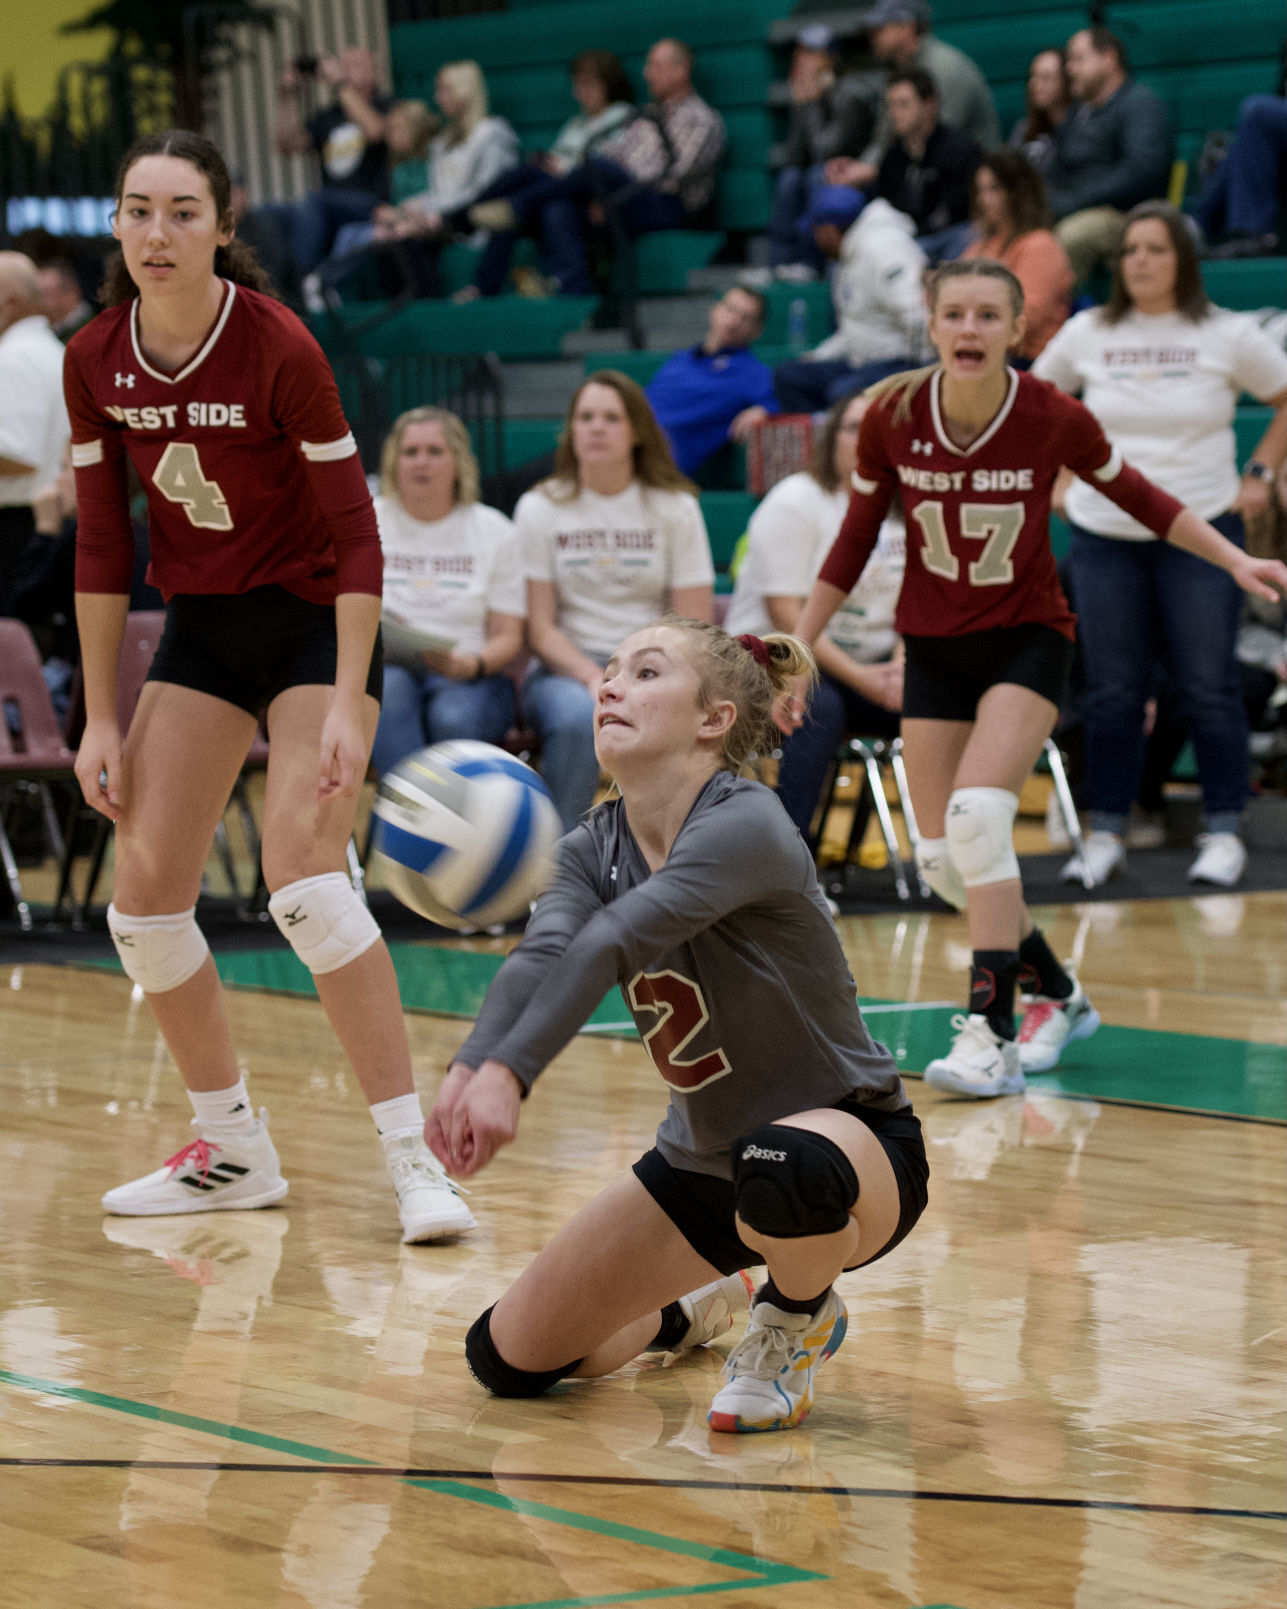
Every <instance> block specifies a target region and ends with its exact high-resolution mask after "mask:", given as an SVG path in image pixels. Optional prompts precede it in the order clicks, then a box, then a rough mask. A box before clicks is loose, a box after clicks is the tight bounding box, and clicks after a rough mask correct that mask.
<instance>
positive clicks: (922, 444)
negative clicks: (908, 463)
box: [912, 441, 934, 458]
mask: <svg viewBox="0 0 1287 1609" xmlns="http://www.w3.org/2000/svg"><path fill="white" fill-rule="evenodd" d="M912 451H913V452H914V453H924V454H925V456H926V458H928V457H929V455H930V454H931V453H932V452H933V451H934V443H933V442H932V441H914V442H913V443H912Z"/></svg>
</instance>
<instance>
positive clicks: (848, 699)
mask: <svg viewBox="0 0 1287 1609" xmlns="http://www.w3.org/2000/svg"><path fill="white" fill-rule="evenodd" d="M870 406H871V399H870V398H869V397H864V396H857V397H846V398H845V399H843V400H842V401H840V402H838V403H837V404H836V405H835V407H833V408H832V410H831V412H830V413H829V414H828V415H827V422H826V425H825V426H824V427H823V430H822V432H821V434H820V435H819V437H818V440H817V442H816V443H815V444H814V450H813V463H812V465H811V466H810V468H809V469H808V470H805V471H802V472H801V473H800V474H798V475H788V476H787V477H786V479H785V480H780V481H779V482H778V483H777V485H776V486H774V487H773V488H772V490H771V491H770V492H769V494H768V496H767V497H766V498H765V499H764V501H763V502H762V503H761V504H760V506H759V508H757V509H756V511H755V513H754V514H753V515H752V516H751V523H750V527H749V530H748V532H747V535H748V542H747V548H746V557H745V558H744V559H743V560H742V567H741V569H740V570H739V571H738V574H737V585H736V587H735V588H734V590H733V599H732V602H731V604H730V605H729V611H728V622H727V629H728V631H729V632H730V633H731V634H732V635H733V636H737V635H738V634H739V633H741V632H747V631H749V632H753V633H754V634H755V635H756V636H757V637H763V636H764V635H765V634H766V633H768V632H771V631H786V632H790V631H794V630H795V627H796V624H797V622H798V621H799V618H800V613H801V611H802V609H803V608H804V604H805V600H806V599H807V598H808V596H809V592H810V589H811V588H812V586H813V583H814V581H815V580H816V579H817V576H818V571H819V570H820V569H821V568H822V562H823V560H824V559H825V558H826V556H827V554H828V553H829V552H830V551H831V545H832V543H833V542H834V541H835V539H836V533H837V532H838V531H839V530H840V525H841V522H842V521H843V519H844V517H845V510H846V509H847V508H848V507H849V482H850V479H851V477H852V475H853V472H854V463H855V459H856V455H857V450H858V427H859V426H860V425H861V424H862V420H863V415H864V414H865V413H866V412H867V409H868V408H869V407H870ZM906 556H907V537H906V533H905V531H904V529H903V522H902V519H901V518H899V517H897V516H895V515H892V514H891V515H890V516H889V517H888V518H887V519H886V520H885V521H884V523H883V524H882V526H881V528H880V536H879V538H878V540H877V543H876V551H875V552H874V553H873V554H872V556H871V558H870V560H869V561H868V563H867V566H866V568H865V569H864V570H863V573H862V575H861V576H860V577H859V579H858V582H857V584H856V586H855V587H854V589H853V591H852V592H851V593H850V594H849V596H848V597H847V598H846V599H845V601H844V602H843V603H842V604H841V605H840V608H839V609H838V610H837V611H836V613H835V614H834V615H833V616H832V617H831V623H830V625H829V626H828V627H827V629H826V632H825V633H824V634H823V635H822V636H821V637H819V638H818V639H817V640H816V641H815V643H814V645H813V651H814V656H815V658H816V659H817V661H818V668H819V670H820V671H821V679H820V681H819V683H818V686H817V688H816V689H815V691H814V694H813V698H812V699H811V700H810V703H809V712H808V715H807V717H806V719H805V723H804V725H803V726H802V727H801V728H800V729H799V730H798V731H797V732H796V733H795V734H794V735H793V736H792V737H791V738H789V739H788V740H787V741H786V743H784V744H783V747H782V764H781V767H780V768H779V771H778V795H779V797H780V798H781V800H782V803H783V804H784V805H785V806H786V810H787V814H788V815H789V816H790V817H791V819H792V821H794V822H795V824H796V826H797V827H798V828H799V829H800V832H801V833H802V835H803V836H804V838H805V841H806V842H808V843H810V844H812V843H813V838H812V836H811V828H812V825H813V817H814V814H815V813H816V811H817V808H818V800H819V798H820V797H821V795H822V789H823V785H824V784H825V782H826V779H827V773H828V772H829V771H830V769H831V765H832V762H833V761H834V760H835V757H836V750H837V749H838V748H839V746H840V742H841V740H842V739H843V737H844V736H845V734H846V732H850V733H853V734H854V735H856V736H869V737H896V736H897V735H898V720H899V716H898V712H899V709H900V708H901V706H902V701H903V667H902V657H901V652H900V649H901V645H900V643H899V640H898V637H897V636H896V635H895V632H894V609H895V607H896V606H897V603H898V594H899V592H900V590H901V589H902V585H903V566H904V562H905V560H906Z"/></svg>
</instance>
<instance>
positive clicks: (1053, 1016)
mask: <svg viewBox="0 0 1287 1609" xmlns="http://www.w3.org/2000/svg"><path fill="white" fill-rule="evenodd" d="M1068 975H1069V976H1070V977H1072V969H1071V968H1068ZM1098 1027H1099V1013H1098V1012H1097V1011H1096V1010H1095V1008H1094V1006H1092V1005H1091V1003H1090V1001H1089V1000H1088V999H1087V998H1086V991H1085V990H1084V989H1083V988H1082V986H1081V984H1080V983H1078V981H1077V979H1076V978H1075V977H1073V992H1072V993H1071V994H1070V995H1069V996H1068V998H1067V1000H1051V999H1049V998H1048V997H1047V996H1046V995H1043V994H1034V995H1033V996H1031V998H1030V999H1028V1000H1027V1001H1025V1003H1024V1010H1023V1021H1022V1023H1021V1024H1020V1025H1019V1038H1018V1045H1019V1066H1020V1067H1021V1068H1022V1069H1023V1071H1024V1072H1025V1073H1048V1072H1049V1071H1050V1069H1051V1068H1052V1067H1057V1066H1058V1065H1059V1058H1060V1056H1061V1055H1062V1054H1063V1049H1064V1046H1065V1045H1071V1044H1073V1043H1075V1042H1076V1041H1077V1040H1078V1039H1089V1038H1090V1036H1091V1034H1093V1033H1094V1032H1095V1030H1096V1028H1098Z"/></svg>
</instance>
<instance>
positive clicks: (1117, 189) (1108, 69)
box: [1046, 28, 1175, 285]
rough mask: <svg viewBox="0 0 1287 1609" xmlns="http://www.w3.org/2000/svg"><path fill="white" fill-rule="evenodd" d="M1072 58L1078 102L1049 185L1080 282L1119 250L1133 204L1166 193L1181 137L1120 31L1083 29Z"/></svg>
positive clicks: (1059, 136) (1065, 125)
mask: <svg viewBox="0 0 1287 1609" xmlns="http://www.w3.org/2000/svg"><path fill="white" fill-rule="evenodd" d="M1066 59H1067V63H1068V80H1069V83H1070V84H1071V85H1072V92H1073V94H1074V95H1075V96H1076V99H1077V104H1076V105H1075V106H1074V107H1073V109H1072V111H1071V112H1070V113H1069V114H1068V116H1067V117H1066V118H1065V119H1064V121H1063V122H1062V123H1061V124H1060V125H1059V126H1058V128H1057V129H1056V131H1055V149H1054V154H1053V155H1052V157H1051V159H1050V163H1049V165H1048V167H1047V168H1046V189H1047V192H1048V194H1049V197H1050V207H1051V210H1052V212H1053V213H1054V215H1055V217H1056V219H1057V220H1058V223H1057V225H1056V228H1055V233H1056V234H1057V235H1058V236H1059V238H1060V240H1061V241H1062V242H1063V246H1064V250H1065V251H1066V252H1067V253H1068V261H1069V262H1070V263H1071V264H1072V270H1073V274H1074V275H1075V277H1076V281H1077V283H1078V284H1079V285H1080V284H1081V283H1082V281H1083V280H1085V279H1086V278H1087V276H1088V275H1089V274H1090V273H1091V272H1092V270H1093V269H1094V268H1096V267H1097V266H1098V264H1099V263H1101V262H1104V261H1107V260H1108V259H1110V258H1111V257H1112V256H1113V254H1114V253H1115V252H1116V250H1117V247H1118V243H1119V242H1120V240H1121V236H1122V219H1123V216H1124V214H1125V213H1126V212H1127V211H1128V209H1129V208H1131V207H1133V206H1135V204H1136V203H1137V202H1140V201H1150V200H1157V199H1159V198H1161V197H1164V196H1165V195H1166V192H1167V186H1168V185H1169V183H1170V178H1171V158H1172V156H1173V155H1174V151H1175V140H1174V137H1173V135H1172V132H1171V122H1170V118H1169V117H1168V116H1167V112H1166V108H1165V106H1163V104H1162V102H1161V101H1160V100H1159V99H1158V97H1157V96H1156V95H1155V94H1154V93H1153V91H1152V90H1151V89H1146V88H1145V87H1144V85H1143V84H1137V83H1136V82H1135V80H1134V79H1133V78H1131V77H1130V74H1129V70H1128V64H1127V58H1126V47H1125V46H1124V45H1123V44H1122V42H1121V40H1120V39H1119V38H1118V37H1117V35H1116V34H1112V33H1109V31H1108V29H1107V28H1082V29H1080V30H1079V31H1078V32H1077V33H1075V34H1074V35H1073V36H1072V38H1071V39H1070V40H1069V41H1068V51H1067V58H1066Z"/></svg>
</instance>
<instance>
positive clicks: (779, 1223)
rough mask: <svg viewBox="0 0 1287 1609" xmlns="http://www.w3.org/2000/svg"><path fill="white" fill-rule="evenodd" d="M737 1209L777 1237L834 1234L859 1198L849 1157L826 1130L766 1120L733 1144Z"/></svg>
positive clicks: (748, 1223) (751, 1226)
mask: <svg viewBox="0 0 1287 1609" xmlns="http://www.w3.org/2000/svg"><path fill="white" fill-rule="evenodd" d="M733 1190H734V1194H735V1196H736V1200H737V1215H738V1217H739V1218H741V1220H742V1222H743V1223H744V1224H745V1225H746V1226H747V1228H748V1229H754V1230H755V1231H756V1233H757V1234H761V1235H772V1236H773V1237H774V1238H775V1239H778V1240H800V1239H802V1238H803V1237H804V1236H805V1235H834V1234H835V1233H836V1231H837V1230H839V1229H843V1228H844V1227H845V1225H846V1224H847V1223H848V1222H849V1209H850V1207H852V1206H853V1204H854V1202H855V1201H857V1199H858V1175H857V1174H856V1173H855V1172H854V1168H853V1163H852V1162H850V1160H849V1158H848V1157H847V1156H846V1155H845V1153H844V1152H843V1151H842V1150H841V1149H840V1147H839V1146H838V1145H837V1144H836V1143H835V1142H834V1141H833V1140H829V1139H828V1138H827V1136H826V1135H825V1134H815V1133H813V1131H812V1130H811V1129H795V1128H791V1127H790V1126H789V1125H788V1124H785V1123H766V1124H765V1125H764V1127H763V1128H758V1129H753V1130H752V1131H751V1133H750V1134H747V1135H745V1136H744V1137H743V1138H742V1139H740V1140H739V1141H738V1142H737V1144H736V1145H735V1146H734V1147H733Z"/></svg>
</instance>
